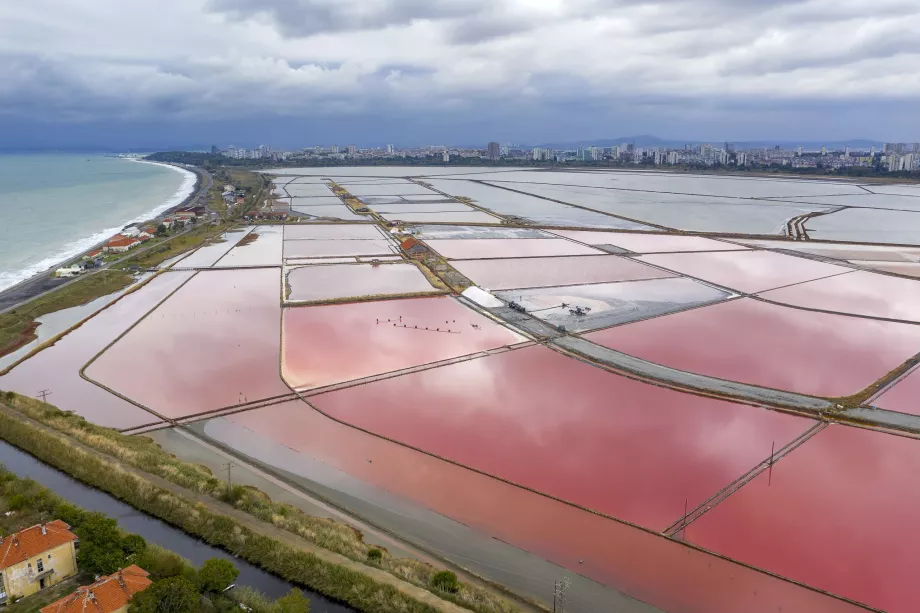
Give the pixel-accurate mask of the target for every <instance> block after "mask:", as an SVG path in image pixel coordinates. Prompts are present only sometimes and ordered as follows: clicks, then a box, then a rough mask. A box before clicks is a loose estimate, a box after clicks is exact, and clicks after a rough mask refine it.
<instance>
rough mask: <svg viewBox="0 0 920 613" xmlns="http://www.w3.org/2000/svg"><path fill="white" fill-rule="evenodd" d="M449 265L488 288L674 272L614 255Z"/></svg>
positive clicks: (651, 276) (659, 276)
mask: <svg viewBox="0 0 920 613" xmlns="http://www.w3.org/2000/svg"><path fill="white" fill-rule="evenodd" d="M514 240H521V239H514ZM539 240H544V239H539ZM452 266H453V267H454V268H456V269H457V270H458V271H459V272H460V273H461V274H463V275H464V276H465V277H467V278H468V279H471V280H472V281H473V282H475V283H476V284H477V285H480V286H482V287H487V288H489V289H491V290H504V289H521V288H527V287H552V286H556V285H579V284H583V283H613V282H615V281H639V280H642V279H662V278H665V277H673V276H675V275H674V273H670V272H667V271H664V270H661V269H658V268H654V267H652V266H649V265H647V264H643V263H641V262H636V261H635V260H630V259H627V258H622V257H619V256H615V255H606V256H572V257H557V258H509V259H501V260H460V261H456V262H453V263H452Z"/></svg>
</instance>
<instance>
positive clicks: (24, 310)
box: [0, 270, 134, 355]
mask: <svg viewBox="0 0 920 613" xmlns="http://www.w3.org/2000/svg"><path fill="white" fill-rule="evenodd" d="M133 281H134V277H133V276H132V275H130V274H128V273H127V272H124V271H120V270H116V271H108V272H98V273H95V274H91V275H88V276H86V277H82V278H80V279H78V280H77V281H75V282H73V283H68V284H67V285H64V286H62V287H60V288H58V289H56V290H54V291H51V292H49V293H47V294H44V295H42V296H39V297H38V298H36V299H35V300H32V301H30V302H27V303H25V304H23V305H20V306H18V307H16V308H15V309H13V310H11V311H7V312H6V313H3V314H0V355H6V354H7V353H10V352H12V351H15V350H16V349H18V348H19V347H22V346H23V345H26V344H28V343H30V342H32V341H33V340H35V339H36V338H37V335H36V334H35V329H36V328H37V327H38V323H37V322H36V321H35V320H36V319H37V318H39V317H41V316H42V315H47V314H49V313H54V312H56V311H62V310H64V309H69V308H72V307H75V306H80V305H81V304H86V303H88V302H92V301H93V300H95V299H96V298H100V297H102V296H106V295H108V294H112V293H114V292H117V291H120V290H123V289H124V288H126V287H128V286H129V285H131V283H132V282H133Z"/></svg>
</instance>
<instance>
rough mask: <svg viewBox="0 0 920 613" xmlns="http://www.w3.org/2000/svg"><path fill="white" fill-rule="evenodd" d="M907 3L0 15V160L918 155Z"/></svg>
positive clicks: (170, 8) (380, 2) (560, 4)
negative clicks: (637, 142)
mask: <svg viewBox="0 0 920 613" xmlns="http://www.w3.org/2000/svg"><path fill="white" fill-rule="evenodd" d="M918 103H920V2H918V1H917V0H871V1H868V0H660V1H657V2H643V1H641V0H79V1H74V0H29V1H28V2H15V1H12V0H10V1H6V2H0V148H21V147H29V146H34V147H66V146H80V145H87V146H89V145H102V146H109V147H154V148H160V147H166V146H190V145H201V144H210V143H212V142H213V143H216V144H218V145H220V146H225V145H227V144H237V145H256V144H260V143H265V144H271V145H275V146H278V147H285V146H286V147H295V146H307V145H313V144H317V143H327V144H330V143H333V142H336V143H340V144H345V143H348V142H356V143H358V144H361V145H363V144H378V143H379V144H382V143H388V142H392V143H396V144H421V143H448V144H482V143H484V142H485V141H488V140H499V141H501V142H520V143H540V142H550V141H557V142H558V141H562V140H582V139H590V138H606V137H619V136H626V135H633V134H653V135H656V136H660V137H665V138H675V139H688V140H713V141H720V140H736V141H744V140H757V139H791V140H821V139H828V140H832V139H833V140H842V139H850V138H871V139H879V140H899V141H911V142H912V141H917V140H920V112H918V111H920V104H918Z"/></svg>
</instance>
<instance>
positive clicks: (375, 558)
mask: <svg viewBox="0 0 920 613" xmlns="http://www.w3.org/2000/svg"><path fill="white" fill-rule="evenodd" d="M381 559H383V552H382V551H380V550H379V549H377V548H376V547H374V548H373V549H368V550H367V561H368V562H372V563H374V564H379V563H380V560H381Z"/></svg>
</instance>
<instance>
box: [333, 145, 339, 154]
mask: <svg viewBox="0 0 920 613" xmlns="http://www.w3.org/2000/svg"><path fill="white" fill-rule="evenodd" d="M338 152H339V146H338V145H332V153H338Z"/></svg>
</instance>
